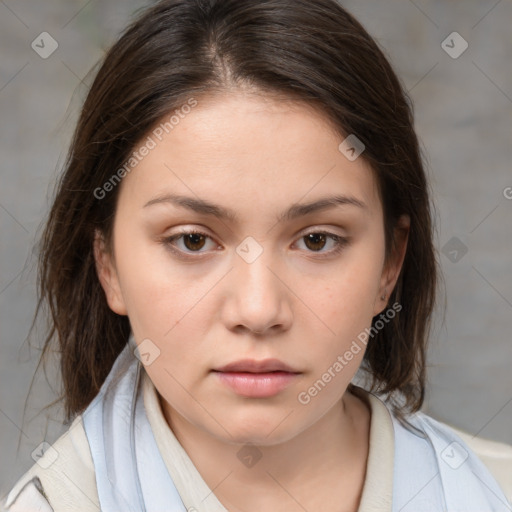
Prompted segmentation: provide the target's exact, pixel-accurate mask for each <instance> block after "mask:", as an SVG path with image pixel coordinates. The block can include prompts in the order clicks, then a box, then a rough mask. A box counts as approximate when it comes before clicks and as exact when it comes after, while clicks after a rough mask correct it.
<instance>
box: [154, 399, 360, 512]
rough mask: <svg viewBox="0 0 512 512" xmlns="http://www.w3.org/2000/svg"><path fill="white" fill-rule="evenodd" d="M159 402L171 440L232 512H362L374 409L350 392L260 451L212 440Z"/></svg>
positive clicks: (205, 433)
mask: <svg viewBox="0 0 512 512" xmlns="http://www.w3.org/2000/svg"><path fill="white" fill-rule="evenodd" d="M160 400H161V403H162V405H163V407H162V408H163V411H164V415H165V417H166V420H167V423H168V424H169V426H170V427H171V429H172V430H173V432H174V435H175V436H176V438H177V439H178V441H179V442H180V443H181V445H182V446H183V448H184V449H185V451H186V452H187V454H188V455H189V457H190V459H191V460H192V462H193V463H194V465H195V466H196V468H197V470H198V471H199V473H200V474H201V476H202V477H203V479H204V481H205V482H206V484H207V485H208V486H209V488H210V489H214V490H215V495H216V496H217V498H218V499H219V501H220V502H221V503H223V504H224V506H226V508H228V507H229V511H230V512H238V511H242V510H243V511H245V512H247V511H249V510H251V511H252V510H262V509H265V507H266V508H270V509H272V510H274V511H275V512H278V511H280V510H281V508H279V507H282V510H283V511H284V510H286V511H291V510H304V508H306V509H307V510H324V511H329V510H333V511H336V512H337V511H339V510H340V503H344V504H346V505H347V508H346V510H354V511H355V510H357V506H358V504H359V500H360V497H361V493H362V488H363V483H364V478H365V473H366V461H367V457H368V445H369V425H370V410H369V406H368V405H367V404H366V403H364V402H363V401H362V400H361V399H359V398H357V397H355V396H354V395H352V394H351V393H349V392H346V393H345V395H344V396H343V398H342V399H341V400H340V401H339V402H338V403H337V404H336V405H335V406H334V407H332V409H331V410H330V411H329V412H328V413H327V414H325V415H324V416H323V417H322V418H320V419H319V420H318V421H317V422H316V423H314V424H313V425H311V426H310V427H309V428H307V429H306V430H304V431H302V432H301V433H300V434H298V435H297V436H295V437H293V438H292V439H290V440H288V441H286V442H283V443H279V444H275V445H271V446H257V447H256V446H245V447H243V445H240V444H232V443H227V442H224V441H223V440H221V439H218V438H216V437H213V436H211V435H210V434H209V433H208V432H206V431H204V430H202V429H199V428H197V427H195V426H194V425H192V424H191V423H189V422H188V421H187V420H186V419H185V418H183V417H182V416H181V415H179V414H178V413H177V412H176V411H174V410H172V409H170V407H169V406H168V405H167V404H165V405H164V404H163V402H164V401H163V399H162V398H160ZM240 450H242V451H241V452H240ZM256 460H257V462H255V461H256ZM340 498H342V501H341V502H340ZM329 503H331V507H332V508H330V507H329V505H328V504H329ZM248 504H250V505H248ZM248 507H251V508H248ZM344 510H345V509H344Z"/></svg>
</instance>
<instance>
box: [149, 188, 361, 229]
mask: <svg viewBox="0 0 512 512" xmlns="http://www.w3.org/2000/svg"><path fill="white" fill-rule="evenodd" d="M162 203H170V204H173V205H175V206H178V207H181V208H186V209H188V210H191V211H194V212H196V213H199V214H202V215H212V216H215V217H218V218H219V219H223V220H229V221H231V222H233V223H236V222H238V215H237V214H236V212H234V211H233V210H231V209H229V208H225V207H223V206H220V205H217V204H214V203H211V202H209V201H206V200H204V199H198V198H195V197H189V196H183V195H176V194H165V195H163V196H159V197H155V198H154V199H151V200H150V201H148V202H147V203H146V204H145V205H144V208H147V207H149V206H152V205H155V204H162ZM336 206H355V207H358V208H361V209H364V210H366V209H368V207H367V206H366V204H365V203H364V202H363V201H361V200H359V199H357V198H355V197H352V196H346V195H334V196H328V197H323V198H321V199H318V200H316V201H312V202H309V203H295V204H292V205H291V206H290V207H289V208H288V209H287V210H285V211H284V212H282V213H281V214H280V215H278V217H277V221H278V222H282V221H291V220H294V219H296V218H298V217H302V216H305V215H308V214H311V213H314V212H319V211H323V210H327V209H331V208H334V207H336Z"/></svg>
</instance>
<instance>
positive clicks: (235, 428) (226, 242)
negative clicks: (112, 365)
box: [95, 90, 408, 512]
mask: <svg viewBox="0 0 512 512" xmlns="http://www.w3.org/2000/svg"><path fill="white" fill-rule="evenodd" d="M342 140H343V138H340V136H339V135H337V134H336V133H335V131H334V129H333V127H332V125H330V123H329V122H328V120H327V119H326V118H325V117H324V116H323V115H322V114H321V113H320V112H318V111H316V110H314V109H313V108H312V107H310V106H308V105H305V104H301V103H294V102H292V101H288V102H285V101H282V100H281V101H276V99H275V98H271V97H270V96H268V95H267V96H265V95H263V94H256V93H253V92H248V91H242V90H236V91H234V92H233V91H230V93H229V95H228V94H224V95H222V94H221V95H217V96H215V97H214V96H209V97H205V98H201V99H200V100H199V102H198V105H197V106H196V107H195V108H193V109H192V111H191V112H190V113H189V114H187V115H186V116H185V117H184V118H183V119H181V120H180V122H179V124H177V125H176V126H175V127H174V129H173V130H172V131H171V132H170V133H169V134H168V135H166V136H165V137H164V138H163V140H162V141H160V142H158V144H157V146H156V147H155V148H154V149H152V150H151V151H150V152H149V154H148V155H147V156H145V157H144V159H143V160H142V161H141V162H140V163H139V164H138V165H137V166H136V167H135V168H134V169H133V170H132V171H131V172H130V173H129V174H127V175H126V177H125V178H124V179H123V181H122V184H121V190H120V195H119V201H118V206H117V211H116V215H115V221H114V231H113V250H112V253H109V252H108V251H107V250H106V249H105V244H104V243H103V240H102V238H101V236H98V237H97V239H96V242H95V256H96V262H97V269H98V275H99V278H100V281H101V283H102V286H103V288H104V290H105V294H106V297H107V301H108V304H109V306H110V308H111V309H112V310H113V311H115V312H116V313H118V314H120V315H128V317H129V319H130V323H131V326H132V330H133V334H134V337H135V340H136V342H137V343H141V341H142V340H144V339H147V338H149V339H150V340H151V341H152V343H154V345H156V346H157V347H158V348H159V350H160V355H159V356H158V357H157V358H156V359H155V360H154V361H153V362H152V363H151V364H149V365H148V366H146V371H147V373H148V375H149V377H150V378H151V380H152V382H153V383H154V385H155V387H156V389H157V391H158V394H159V396H160V402H161V406H162V411H163V414H164V416H165V419H166V421H167V423H168V424H169V426H170V427H171V428H172V430H173V432H174V434H175V435H176V437H177V438H178V440H179V441H180V443H181V444H182V446H183V447H184V449H185V450H186V451H187V453H188V454H189V456H190V458H191V459H192V461H193V462H194V464H195V465H196V467H197V469H198V471H199V472H200V473H201V475H202V477H203V478H204V480H205V482H206V483H207V484H208V485H209V487H210V488H211V489H215V495H216V496H217V498H218V499H219V501H221V503H222V504H223V505H224V506H225V507H226V508H227V509H228V510H230V511H231V512H235V511H246V512H247V511H261V510H273V511H277V512H280V511H287V512H290V511H295V510H301V511H302V510H304V508H305V509H307V510H324V511H333V512H334V511H336V512H339V511H340V510H347V511H348V510H351V511H355V510H357V507H358V504H359V501H360V497H361V492H362V488H363V483H364V478H365V471H366V463H367V457H368V444H369V426H370V410H369V406H368V404H366V403H365V402H364V401H362V400H361V399H359V398H357V397H355V395H353V394H351V393H349V392H347V389H346V388H347V385H348V384H349V383H350V381H351V379H352V377H353V376H354V374H355V373H356V371H357V369H358V367H359V365H360V363H361V361H362V358H363V355H364V350H361V351H360V352H359V353H358V354H356V355H354V358H353V359H352V361H350V362H349V363H348V364H347V365H346V366H345V367H344V368H343V370H342V371H340V372H339V373H337V374H336V377H335V378H333V379H332V380H331V382H330V383H329V384H328V385H326V386H325V388H324V389H323V390H322V391H321V392H320V393H318V394H317V396H315V397H313V398H312V399H311V401H310V402H309V403H308V404H307V405H302V404H301V403H299V401H298V399H297V396H298V394H299V393H300V392H302V391H307V389H308V388H309V387H310V386H311V385H312V384H313V383H314V382H315V381H317V380H318V379H319V378H320V377H321V376H322V374H323V373H325V372H326V370H327V369H328V368H329V367H331V366H332V365H333V363H334V362H335V361H336V359H337V357H338V356H339V355H342V354H344V353H345V352H346V350H348V349H349V347H350V345H351V343H352V341H353V340H354V339H356V338H357V335H358V334H359V333H361V332H362V331H364V329H365V328H367V327H370V325H371V321H372V317H373V316H374V315H377V314H379V313H381V312H383V311H384V310H385V308H386V305H387V299H384V300H383V299H382V298H381V297H382V295H383V294H384V293H387V296H389V293H390V292H391V291H392V289H393V287H394V286H395V283H396V280H397V278H398V275H399V271H400V268H401V266H402V263H403V257H404V254H405V250H406V245H407V234H408V219H407V218H406V217H403V218H402V219H401V221H400V224H399V226H398V227H397V229H396V232H395V240H396V250H395V251H394V252H393V253H392V255H391V257H390V258H389V259H388V261H387V262H386V261H385V250H384V249H385V245H384V243H385V239H384V224H383V211H382V204H381V201H380V199H379V195H378V190H377V183H376V181H375V178H374V175H373V172H372V170H371V169H370V167H369V165H368V164H367V163H366V162H365V160H364V159H363V158H362V157H359V158H357V159H356V160H355V161H353V162H351V161H349V160H348V159H347V158H346V157H345V156H344V155H343V154H342V153H341V152H340V151H339V150H338V146H339V144H340V143H341V141H342ZM168 194H181V195H186V196H191V197H194V198H201V199H204V200H208V201H210V202H212V203H216V204H218V205H221V206H223V207H225V208H229V209H231V210H233V212H234V213H236V215H237V217H238V221H237V222H235V221H234V220H228V219H220V218H218V217H217V216H215V215H206V214H199V213H196V212H193V211H191V210H188V209H185V208H182V207H181V208H180V207H177V206H174V205H173V204H171V203H170V202H165V201H163V202H156V203H154V204H151V205H149V206H145V205H146V204H147V203H148V202H150V201H152V200H154V199H155V198H160V199H161V198H162V197H163V196H165V195H168ZM334 194H340V195H341V194H343V195H345V196H350V197H353V198H356V199H357V200H358V201H360V202H362V203H364V207H359V206H355V205H352V204H345V205H338V206H335V207H333V208H329V209H325V210H321V211H316V212H312V213H310V214H307V215H305V216H301V217H299V218H295V219H292V220H282V221H280V222H277V220H276V218H277V215H278V214H280V213H281V212H283V211H284V210H286V209H287V208H289V207H290V206H291V205H292V204H295V203H309V202H312V201H315V200H317V199H320V198H322V197H326V196H330V195H334ZM182 229H183V230H188V231H190V230H192V229H196V230H200V231H201V232H203V233H205V234H206V235H207V237H206V238H204V239H202V238H199V239H197V238H196V239H195V240H192V242H189V245H185V238H184V237H181V238H178V239H176V240H174V241H173V242H170V241H168V240H167V242H166V241H165V240H166V238H168V237H170V236H171V235H176V234H178V235H179V234H180V231H181V230H182ZM323 232H328V233H332V234H335V235H339V236H341V237H346V238H347V239H348V243H347V244H346V245H345V246H343V247H342V249H341V252H339V253H338V254H335V253H334V252H333V249H334V248H335V246H336V244H335V241H334V240H333V239H331V238H330V237H327V238H326V239H320V240H318V239H317V240H316V241H313V242H310V243H309V244H308V243H307V239H306V238H304V237H305V235H306V234H308V233H323ZM248 236H250V237H252V238H253V239H254V240H255V241H256V243H257V245H256V247H260V248H261V249H262V250H263V252H262V253H261V254H260V255H259V257H257V258H256V259H255V260H254V261H253V262H251V263H248V262H247V261H246V260H244V259H243V258H242V257H240V256H239V254H237V252H236V249H237V247H239V245H240V244H241V242H242V241H243V240H244V239H245V238H246V237H248ZM171 247H174V250H175V252H173V251H172V250H171ZM251 250H254V248H253V249H251ZM180 251H181V252H180ZM194 251H195V252H194ZM187 256H188V257H187ZM363 348H364V346H363ZM245 358H248V359H256V360H258V361H259V360H263V359H267V358H277V359H279V360H281V361H283V362H285V363H287V364H288V365H290V366H291V367H293V369H294V370H295V371H297V372H300V374H299V375H298V376H296V377H295V378H294V380H293V382H292V383H291V384H290V385H289V386H288V387H287V388H286V389H284V390H283V391H281V392H279V393H278V394H277V395H275V396H272V397H267V398H250V397H247V396H240V395H238V394H236V393H235V392H234V391H233V390H232V389H231V388H229V387H227V386H226V385H225V384H224V383H222V382H221V381H220V379H219V378H218V374H216V373H214V372H212V369H214V368H219V367H220V366H222V365H225V364H227V363H230V362H233V361H236V360H239V359H245ZM247 444H248V445H255V446H256V447H257V449H258V450H259V453H260V454H261V459H260V460H259V461H258V463H257V464H256V465H254V466H252V467H250V468H249V467H246V466H245V465H244V464H242V463H241V461H240V460H239V458H238V457H237V452H238V451H239V450H240V449H241V448H242V447H243V446H245V445H247ZM250 449H251V450H255V448H254V447H252V448H250ZM228 475H229V476H228ZM244 484H245V485H244ZM248 484H250V485H248ZM199 506H200V504H198V507H199ZM198 507H196V508H198Z"/></svg>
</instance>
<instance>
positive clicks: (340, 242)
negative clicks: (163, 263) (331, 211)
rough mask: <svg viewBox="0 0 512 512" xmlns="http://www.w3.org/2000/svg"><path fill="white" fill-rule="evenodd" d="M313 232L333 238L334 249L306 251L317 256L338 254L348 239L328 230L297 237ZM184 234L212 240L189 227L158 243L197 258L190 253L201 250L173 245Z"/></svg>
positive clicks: (188, 256)
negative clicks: (189, 249) (183, 248)
mask: <svg viewBox="0 0 512 512" xmlns="http://www.w3.org/2000/svg"><path fill="white" fill-rule="evenodd" d="M313 234H314V235H325V236H326V237H328V238H331V239H332V240H334V243H335V247H334V249H331V250H330V251H326V252H320V251H308V252H310V253H311V254H319V255H321V256H319V257H320V258H325V257H330V256H335V255H337V254H339V253H340V252H341V251H342V250H343V249H344V248H345V247H346V246H347V245H348V243H349V239H348V238H346V237H343V236H340V235H336V234H334V233H330V232H328V231H310V232H308V233H305V234H303V235H302V236H301V237H299V240H301V239H303V238H305V237H306V236H308V235H313ZM185 235H202V236H204V237H205V238H209V239H210V240H212V237H211V236H210V235H208V234H207V233H204V232H203V231H199V230H195V229H191V230H186V231H181V232H179V233H177V234H175V235H172V236H168V237H164V238H162V239H161V240H160V243H162V244H163V245H164V246H165V247H166V248H168V249H169V250H171V251H172V252H174V253H175V254H178V255H180V256H181V257H183V258H190V259H193V258H197V256H190V255H192V254H204V252H203V253H202V252H199V251H192V252H185V251H182V250H181V249H177V248H176V247H175V246H174V245H173V242H174V241H175V240H179V239H180V238H183V237H184V236H185ZM322 255H323V256H322Z"/></svg>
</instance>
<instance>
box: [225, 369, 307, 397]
mask: <svg viewBox="0 0 512 512" xmlns="http://www.w3.org/2000/svg"><path fill="white" fill-rule="evenodd" d="M215 373H216V374H217V375H218V376H219V379H220V380H221V381H222V382H223V383H224V384H226V385H228V386H229V387H230V388H231V389H232V390H233V391H234V392H235V393H237V394H239V395H242V396H247V397H252V398H266V397H269V396H274V395H277V394H278V393H279V392H281V391H283V389H285V388H286V387H287V386H288V385H289V384H290V383H291V382H292V381H293V380H294V379H295V378H296V377H297V375H298V374H297V373H290V372H269V373H247V372H215Z"/></svg>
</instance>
